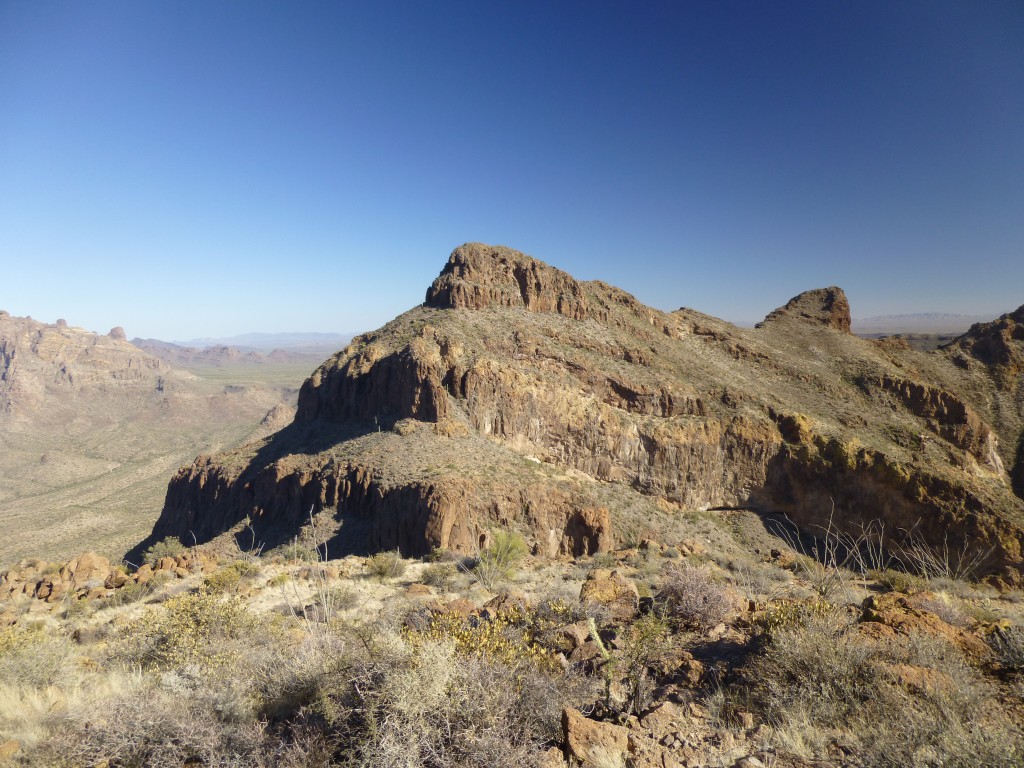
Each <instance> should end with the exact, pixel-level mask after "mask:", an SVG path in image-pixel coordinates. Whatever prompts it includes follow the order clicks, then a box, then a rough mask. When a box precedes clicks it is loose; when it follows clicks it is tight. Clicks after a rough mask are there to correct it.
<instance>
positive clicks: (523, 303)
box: [426, 243, 589, 320]
mask: <svg viewBox="0 0 1024 768" xmlns="http://www.w3.org/2000/svg"><path fill="white" fill-rule="evenodd" d="M426 304H427V306H428V307H434V308H436V309H460V308H461V309H486V308H487V307H522V308H523V309H526V310H527V311H529V312H557V313H558V314H561V315H566V316H567V317H571V318H573V319H575V320H583V319H586V318H587V317H588V316H589V306H588V302H587V299H586V292H585V291H584V289H583V286H582V285H581V284H580V283H579V282H577V281H576V280H575V279H573V277H572V276H571V275H569V274H567V273H565V272H563V271H561V270H560V269H555V268H554V267H551V266H548V265H547V264H545V263H544V262H542V261H538V260H537V259H534V258H532V257H530V256H527V255H526V254H524V253H520V252H519V251H515V250H513V249H511V248H506V247H504V246H500V245H485V244H483V243H466V244H465V245H461V246H459V247H458V248H456V249H455V250H454V251H452V255H451V257H449V259H448V264H447V265H446V266H445V268H444V269H443V270H442V271H441V274H440V275H439V276H438V278H437V279H436V280H435V281H434V282H433V284H432V285H431V286H430V288H429V289H427V300H426Z"/></svg>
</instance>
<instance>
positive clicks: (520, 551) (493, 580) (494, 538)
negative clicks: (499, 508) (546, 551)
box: [473, 529, 527, 589]
mask: <svg viewBox="0 0 1024 768" xmlns="http://www.w3.org/2000/svg"><path fill="white" fill-rule="evenodd" d="M526 552H527V548H526V541H525V539H523V537H522V536H520V535H519V534H518V533H516V532H515V531H506V530H503V529H497V530H495V531H493V532H492V534H491V541H490V546H488V547H487V549H485V550H483V551H482V552H480V555H479V557H478V558H477V561H476V563H475V564H474V565H473V576H474V577H476V579H477V581H479V582H480V583H481V584H483V585H484V586H485V587H487V588H488V589H492V588H493V587H495V586H496V585H498V584H500V583H501V582H503V581H508V580H509V579H511V578H513V577H514V576H515V575H516V573H517V571H518V570H519V563H520V562H521V561H522V559H523V558H524V557H526Z"/></svg>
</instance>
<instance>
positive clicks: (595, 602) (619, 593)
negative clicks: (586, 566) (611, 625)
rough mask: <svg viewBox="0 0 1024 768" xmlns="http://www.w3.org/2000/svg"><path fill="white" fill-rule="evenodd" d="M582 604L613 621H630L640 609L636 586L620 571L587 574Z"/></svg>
mask: <svg viewBox="0 0 1024 768" xmlns="http://www.w3.org/2000/svg"><path fill="white" fill-rule="evenodd" d="M580 602H581V603H583V605H584V606H588V607H590V608H592V609H594V608H597V609H599V610H601V611H603V612H604V613H605V615H606V616H607V617H608V619H610V620H611V621H619V622H622V621H629V620H631V619H632V618H633V617H634V616H636V613H637V610H638V609H639V607H640V595H639V593H638V592H637V589H636V585H635V584H633V582H631V581H630V580H629V579H627V578H626V577H625V576H623V575H622V574H620V573H619V572H618V571H608V570H606V569H604V568H596V569H594V570H593V571H591V572H590V573H589V574H587V580H586V581H584V582H583V586H582V588H581V589H580Z"/></svg>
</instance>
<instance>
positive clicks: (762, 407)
mask: <svg viewBox="0 0 1024 768" xmlns="http://www.w3.org/2000/svg"><path fill="white" fill-rule="evenodd" d="M1022 360H1024V307H1022V308H1021V309H1018V310H1017V311H1016V312H1015V313H1013V314H1010V315H1005V316H1004V317H1002V318H1001V319H1000V320H998V321H995V322H993V323H988V324H981V325H976V326H974V327H972V328H971V330H970V331H969V332H968V333H967V334H966V335H964V336H963V337H961V338H960V339H958V340H957V341H956V342H955V343H954V344H952V345H949V346H947V347H945V348H943V349H941V350H938V351H935V352H931V353H923V352H917V351H915V350H913V349H911V348H909V347H908V346H907V345H906V344H904V343H901V342H899V341H898V340H896V341H893V340H882V341H869V340H864V339H860V338H857V337H856V336H854V335H852V334H851V333H850V309H849V305H848V303H847V301H846V297H845V296H844V294H843V292H842V291H841V290H840V289H839V288H836V287H830V288H823V289H817V290H812V291H808V292H806V293H802V294H800V295H799V296H797V297H796V298H794V299H793V300H791V301H790V302H788V303H787V304H785V306H783V307H781V308H780V309H778V310H776V311H774V312H772V313H771V314H770V315H769V316H768V317H767V318H765V320H764V321H763V322H762V323H760V324H759V325H758V327H756V328H754V329H740V328H737V327H735V326H733V325H731V324H729V323H726V322H724V321H721V320H717V319H715V318H713V317H709V316H706V315H703V314H701V313H699V312H696V311H694V310H691V309H685V308H684V309H680V310H677V311H675V312H672V313H664V312H660V311H658V310H655V309H652V308H650V307H647V306H644V305H643V304H641V303H640V302H638V301H637V300H636V299H635V298H634V297H632V296H630V295H629V294H627V293H625V292H623V291H621V290H619V289H616V288H614V287H612V286H609V285H606V284H604V283H601V282H580V281H577V280H575V279H573V278H572V277H571V276H570V275H568V274H566V273H564V272H561V271H560V270H558V269H555V268H553V267H550V266H548V265H546V264H544V263H542V262H539V261H537V260H535V259H532V258H530V257H529V256H526V255H524V254H522V253H519V252H517V251H513V250H511V249H508V248H503V247H495V246H488V245H482V244H467V245H464V246H462V247H460V248H458V249H456V250H455V251H454V252H453V253H452V255H451V258H450V259H449V261H448V263H447V265H446V266H445V267H444V269H443V271H442V272H441V274H440V276H439V277H438V278H437V280H435V281H434V283H433V285H431V286H430V288H429V290H428V291H427V296H426V302H425V303H424V304H423V305H421V306H419V307H416V308H414V309H412V310H410V311H409V312H407V313H405V314H403V315H401V316H400V317H398V318H396V319H395V320H393V321H392V322H390V323H388V324H387V325H386V326H384V327H383V328H381V329H379V330H378V331H375V332H373V333H369V334H365V335H363V336H359V337H357V338H356V339H355V340H354V341H353V342H352V343H351V344H350V345H349V346H348V347H347V348H346V349H344V350H343V351H341V352H339V353H338V354H337V355H335V356H334V357H333V358H331V359H330V360H328V361H326V362H325V363H324V364H323V365H322V366H321V367H320V368H319V369H318V370H317V371H316V372H315V373H314V374H313V375H312V377H310V378H309V380H308V381H306V383H305V384H304V385H303V388H302V391H301V393H300V397H299V403H298V412H297V415H296V417H295V420H294V422H293V423H292V424H291V425H289V426H287V427H286V428H284V429H282V430H281V431H280V432H278V433H276V434H274V435H272V436H270V437H268V438H266V439H264V440H263V441H261V442H258V443H253V444H250V445H248V446H246V447H244V448H241V449H236V450H232V451H228V452H223V453H220V454H216V455H213V456H209V455H205V456H200V457H199V458H198V459H196V461H195V462H194V463H193V464H192V465H191V466H188V467H185V468H183V469H182V470H181V471H180V472H179V473H178V476H177V477H176V478H175V479H174V480H173V481H172V483H171V485H170V487H169V489H168V494H167V498H166V503H165V506H164V510H163V513H162V515H161V517H160V519H159V521H158V522H157V524H156V526H155V528H154V531H153V534H152V536H151V538H150V540H149V542H147V543H150V542H152V541H154V540H159V539H162V538H164V537H166V536H169V535H173V536H181V537H185V538H189V539H190V538H191V537H193V536H195V537H196V538H197V539H198V540H199V541H204V540H208V539H210V538H212V537H215V536H217V535H218V534H220V533H222V532H224V531H227V530H229V529H231V528H232V526H235V525H236V524H237V523H239V522H240V521H242V520H243V519H245V518H247V517H248V518H249V519H250V520H251V521H252V523H253V527H254V529H255V530H256V532H257V534H258V535H259V536H260V537H261V538H262V539H263V540H264V541H265V542H267V543H275V542H280V541H284V540H287V539H288V538H289V537H291V536H292V535H294V533H295V532H296V530H297V529H298V528H299V526H301V525H302V524H303V522H304V521H305V520H306V519H307V517H308V515H309V512H310V511H311V510H313V511H315V512H322V513H325V516H327V517H330V518H332V519H333V520H334V521H335V523H336V528H337V532H336V535H335V538H334V539H333V540H332V541H331V542H330V543H329V546H330V547H331V550H332V554H334V553H335V552H337V553H343V552H345V551H360V550H374V549H388V548H392V547H396V546H398V547H400V548H401V549H402V551H403V552H405V553H406V554H421V553H425V552H428V551H430V550H431V549H432V548H435V547H446V548H452V549H458V550H462V551H473V550H475V549H476V548H477V547H479V546H480V545H481V544H482V543H483V544H486V541H487V538H488V536H489V535H490V531H491V529H492V528H494V527H496V526H504V527H512V528H516V529H518V530H519V531H521V532H522V533H523V534H524V535H525V536H526V537H527V538H528V540H529V541H530V542H531V545H532V547H533V549H534V551H536V552H538V553H540V554H546V555H557V554H559V553H568V554H577V555H578V554H587V553H593V552H599V551H605V550H607V549H609V548H611V547H613V546H616V542H622V541H624V540H630V539H637V538H638V537H642V536H644V535H649V534H654V535H656V534H657V532H658V529H659V526H661V525H662V523H663V522H664V520H666V519H669V518H671V517H672V516H673V515H676V514H678V513H679V512H681V511H686V510H696V509H720V508H751V509H756V510H758V511H760V512H762V513H772V512H783V513H786V514H787V515H789V516H790V517H791V518H792V519H793V520H794V521H796V522H797V523H798V524H799V525H801V526H803V527H804V528H805V529H806V530H810V531H814V530H820V528H822V527H824V526H828V525H829V524H830V523H831V525H832V526H834V527H836V528H838V529H839V530H843V531H846V532H848V533H851V534H858V533H864V532H865V531H867V530H870V531H872V532H873V534H874V535H875V536H876V537H880V538H882V539H883V541H890V542H893V543H897V542H899V543H904V544H906V543H907V542H910V541H921V542H925V543H926V544H927V545H929V546H934V547H940V548H945V549H946V550H947V551H949V552H952V553H956V556H957V557H959V558H960V559H965V558H967V559H972V560H980V561H981V571H982V572H983V573H988V574H990V575H992V576H996V577H999V578H1001V579H1003V580H1004V581H1006V582H1013V583H1016V582H1019V581H1020V578H1021V575H1020V574H1021V571H1020V565H1021V563H1022V550H1021V546H1022V541H1024V500H1022V497H1024V490H1022V485H1024V483H1022V480H1021V477H1022V473H1024V469H1022V467H1024V449H1022V448H1021V447H1020V446H1021V440H1022V425H1024V387H1022V386H1021V372H1022V371H1024V365H1022V363H1021V361H1022Z"/></svg>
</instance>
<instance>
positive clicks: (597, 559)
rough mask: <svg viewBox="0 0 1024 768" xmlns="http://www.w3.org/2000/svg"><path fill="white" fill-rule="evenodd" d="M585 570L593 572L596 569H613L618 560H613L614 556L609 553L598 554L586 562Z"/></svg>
mask: <svg viewBox="0 0 1024 768" xmlns="http://www.w3.org/2000/svg"><path fill="white" fill-rule="evenodd" d="M586 565H587V569H588V570H595V569H597V568H614V567H615V566H617V565H618V560H616V559H615V555H613V554H612V553H611V552H599V553H597V554H596V555H593V556H592V557H591V558H590V559H589V560H588V561H587V564H586Z"/></svg>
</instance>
